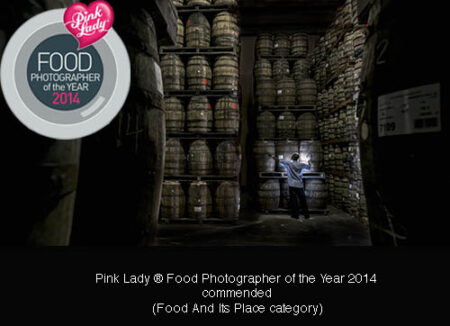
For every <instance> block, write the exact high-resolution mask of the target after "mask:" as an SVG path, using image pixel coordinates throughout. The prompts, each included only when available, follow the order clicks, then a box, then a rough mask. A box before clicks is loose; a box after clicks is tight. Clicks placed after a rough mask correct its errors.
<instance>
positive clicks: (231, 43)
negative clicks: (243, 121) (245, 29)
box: [161, 0, 272, 223]
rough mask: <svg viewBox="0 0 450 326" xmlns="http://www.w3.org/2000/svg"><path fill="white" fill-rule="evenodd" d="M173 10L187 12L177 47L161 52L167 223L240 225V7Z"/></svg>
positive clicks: (190, 0) (200, 5)
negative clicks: (224, 221) (234, 222)
mask: <svg viewBox="0 0 450 326" xmlns="http://www.w3.org/2000/svg"><path fill="white" fill-rule="evenodd" d="M174 4H175V5H176V6H177V7H181V6H183V8H182V9H183V10H182V11H181V10H180V11H179V13H178V16H179V20H178V30H177V31H178V33H177V44H176V46H175V47H163V48H161V53H163V54H162V55H161V58H162V72H163V75H164V78H163V84H164V90H165V92H166V94H165V95H166V105H165V111H166V112H167V115H166V122H167V137H168V140H167V146H166V168H165V170H166V173H165V176H166V178H165V179H166V180H165V181H166V183H167V184H166V185H165V192H164V194H163V197H164V198H163V200H162V203H161V206H162V212H163V213H162V214H161V217H162V218H163V219H164V220H167V221H170V222H171V223H175V222H176V221H178V220H180V219H189V220H193V221H194V220H195V221H196V220H202V221H208V220H214V218H221V219H227V220H235V219H236V218H237V217H238V216H239V210H240V191H239V183H238V182H237V181H238V180H239V174H240V169H241V155H242V154H241V147H240V143H239V141H238V138H237V137H238V136H239V130H240V100H239V97H238V96H237V94H238V93H237V91H238V90H239V61H238V56H239V46H240V28H239V18H238V16H237V15H236V10H235V7H236V6H237V1H236V0H214V1H213V0H184V1H180V0H178V1H175V2H174ZM211 6H220V7H215V8H214V9H213V11H212V10H211ZM216 8H218V9H219V11H216ZM271 72H272V69H271V68H270V73H271ZM182 194H186V196H185V197H186V198H185V205H184V207H183V209H182V208H181V206H182V199H181V197H182ZM171 203H174V207H170V205H171Z"/></svg>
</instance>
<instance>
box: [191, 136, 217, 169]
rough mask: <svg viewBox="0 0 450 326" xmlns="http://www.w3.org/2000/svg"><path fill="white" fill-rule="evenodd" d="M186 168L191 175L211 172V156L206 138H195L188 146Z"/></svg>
mask: <svg viewBox="0 0 450 326" xmlns="http://www.w3.org/2000/svg"><path fill="white" fill-rule="evenodd" d="M188 169H189V173H190V174H192V175H199V176H204V175H210V174H212V172H213V158H212V154H211V151H210V149H209V147H208V144H207V142H206V140H196V141H195V142H193V143H192V144H191V146H190V147H189V154H188Z"/></svg>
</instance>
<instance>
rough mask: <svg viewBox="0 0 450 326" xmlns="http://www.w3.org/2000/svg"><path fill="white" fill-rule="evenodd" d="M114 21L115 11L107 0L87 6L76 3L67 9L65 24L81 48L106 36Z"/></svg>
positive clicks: (100, 0)
mask: <svg viewBox="0 0 450 326" xmlns="http://www.w3.org/2000/svg"><path fill="white" fill-rule="evenodd" d="M113 22H114V11H113V9H112V7H111V6H110V4H109V3H108V2H106V1H102V0H99V1H94V2H92V3H90V4H89V6H86V5H85V4H83V3H80V2H78V3H75V4H73V5H71V6H70V7H69V8H67V9H66V11H65V13H64V24H65V25H66V28H67V29H68V30H69V32H70V33H71V34H72V35H73V36H75V38H76V39H77V40H78V44H79V49H82V48H85V47H87V46H89V45H91V44H93V43H95V42H97V41H98V40H100V39H101V38H102V37H104V36H105V35H106V34H107V33H108V31H109V30H110V28H111V27H112V25H113Z"/></svg>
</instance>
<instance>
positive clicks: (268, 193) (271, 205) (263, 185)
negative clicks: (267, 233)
mask: <svg viewBox="0 0 450 326" xmlns="http://www.w3.org/2000/svg"><path fill="white" fill-rule="evenodd" d="M258 200H259V206H260V208H261V209H262V210H263V211H273V210H275V209H277V208H278V207H279V206H280V181H279V180H278V179H261V180H260V182H259V187H258Z"/></svg>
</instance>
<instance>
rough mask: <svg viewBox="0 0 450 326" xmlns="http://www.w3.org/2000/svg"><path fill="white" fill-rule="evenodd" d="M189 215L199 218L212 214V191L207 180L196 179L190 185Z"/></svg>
mask: <svg viewBox="0 0 450 326" xmlns="http://www.w3.org/2000/svg"><path fill="white" fill-rule="evenodd" d="M188 216H189V218H193V219H198V220H203V219H206V218H208V217H211V216H212V197H211V191H210V190H209V187H208V184H207V183H206V182H203V181H194V182H192V183H191V185H190V186H189V194H188Z"/></svg>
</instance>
